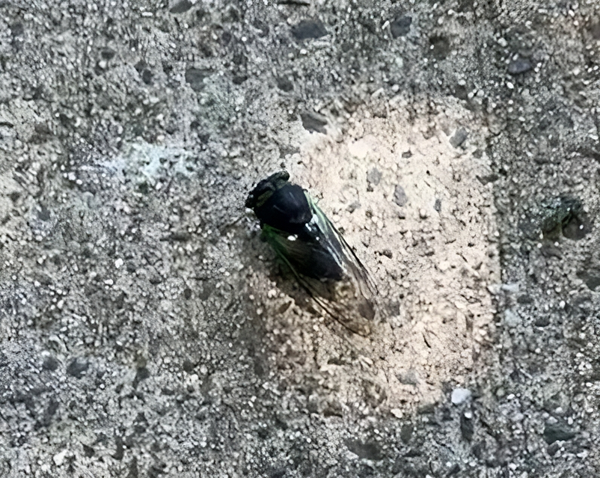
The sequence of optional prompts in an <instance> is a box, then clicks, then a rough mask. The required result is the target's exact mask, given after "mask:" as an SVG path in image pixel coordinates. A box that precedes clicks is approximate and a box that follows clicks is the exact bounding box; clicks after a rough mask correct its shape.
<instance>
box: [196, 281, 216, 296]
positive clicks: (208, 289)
mask: <svg viewBox="0 0 600 478" xmlns="http://www.w3.org/2000/svg"><path fill="white" fill-rule="evenodd" d="M214 290H215V285H214V284H213V283H212V282H204V283H203V284H202V290H201V291H200V292H199V293H198V298H199V299H200V300H206V299H208V298H209V297H210V295H211V294H212V292H213V291H214Z"/></svg>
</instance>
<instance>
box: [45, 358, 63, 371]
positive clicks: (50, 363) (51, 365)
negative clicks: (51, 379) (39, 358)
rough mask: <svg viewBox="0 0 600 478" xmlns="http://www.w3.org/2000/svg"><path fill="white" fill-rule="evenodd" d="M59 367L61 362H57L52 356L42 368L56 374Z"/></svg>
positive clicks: (46, 359)
mask: <svg viewBox="0 0 600 478" xmlns="http://www.w3.org/2000/svg"><path fill="white" fill-rule="evenodd" d="M59 365H60V362H59V361H58V360H56V359H55V358H54V357H53V356H52V355H50V356H48V357H46V358H45V359H44V363H43V364H42V368H43V369H44V370H49V371H50V372H54V371H55V370H56V369H57V368H58V366H59Z"/></svg>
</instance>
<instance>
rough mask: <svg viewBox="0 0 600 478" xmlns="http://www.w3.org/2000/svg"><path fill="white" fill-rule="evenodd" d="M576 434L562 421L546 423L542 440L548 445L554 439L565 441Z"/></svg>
mask: <svg viewBox="0 0 600 478" xmlns="http://www.w3.org/2000/svg"><path fill="white" fill-rule="evenodd" d="M575 436H577V434H576V433H575V432H574V431H573V430H571V429H570V428H569V427H568V426H567V425H566V424H564V423H562V422H558V423H553V424H549V423H546V427H545V428H544V440H546V443H548V445H551V444H552V443H554V442H555V441H567V440H572V439H573V438H575Z"/></svg>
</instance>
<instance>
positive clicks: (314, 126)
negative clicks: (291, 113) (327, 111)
mask: <svg viewBox="0 0 600 478" xmlns="http://www.w3.org/2000/svg"><path fill="white" fill-rule="evenodd" d="M300 118H301V119H302V126H304V129H305V130H307V131H310V132H316V133H323V134H326V133H327V131H326V130H325V125H326V124H327V120H326V119H325V118H323V117H322V116H321V115H317V114H316V113H301V114H300Z"/></svg>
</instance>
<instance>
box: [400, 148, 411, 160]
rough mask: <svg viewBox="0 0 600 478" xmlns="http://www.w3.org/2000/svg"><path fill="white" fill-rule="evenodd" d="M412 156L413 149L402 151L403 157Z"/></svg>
mask: <svg viewBox="0 0 600 478" xmlns="http://www.w3.org/2000/svg"><path fill="white" fill-rule="evenodd" d="M411 156H412V151H410V150H408V151H404V153H402V157H403V158H404V159H408V158H410V157H411Z"/></svg>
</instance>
